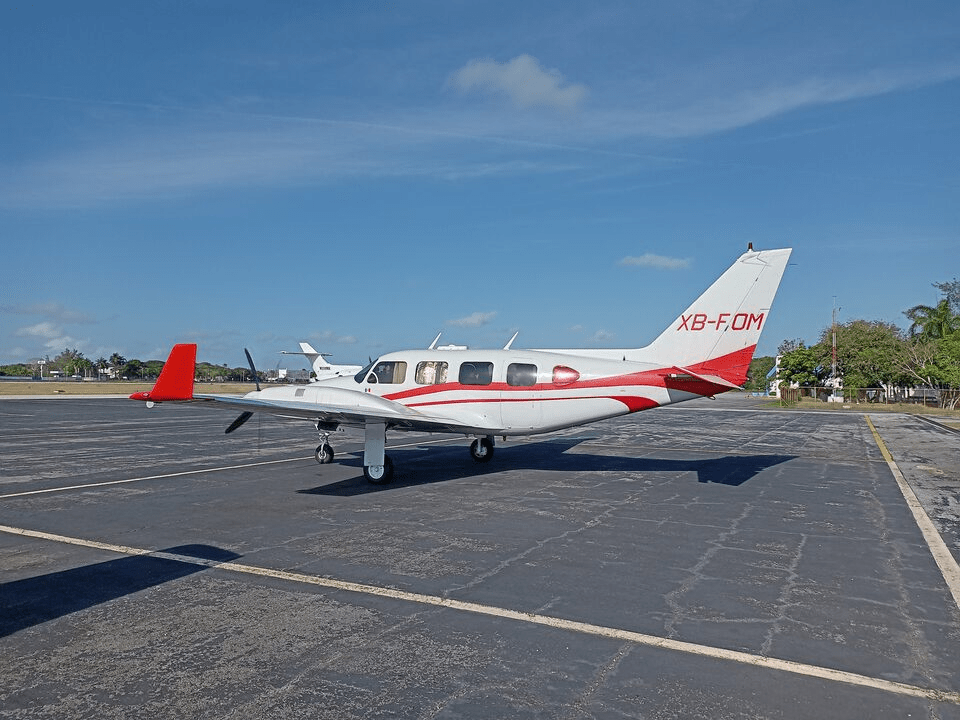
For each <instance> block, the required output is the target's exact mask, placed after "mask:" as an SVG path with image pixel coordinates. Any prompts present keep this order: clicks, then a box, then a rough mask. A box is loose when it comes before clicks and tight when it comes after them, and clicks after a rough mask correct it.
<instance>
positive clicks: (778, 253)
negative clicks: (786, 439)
mask: <svg viewBox="0 0 960 720" xmlns="http://www.w3.org/2000/svg"><path fill="white" fill-rule="evenodd" d="M790 253H791V249H790V248H784V249H781V250H760V251H752V250H751V251H748V252H745V253H744V254H743V255H741V256H740V257H739V258H737V260H736V262H734V263H733V265H731V266H730V268H729V269H728V270H727V271H726V272H725V273H723V275H721V276H720V277H719V278H718V279H717V281H716V282H714V283H713V285H711V286H710V287H709V288H707V290H706V292H704V293H703V294H702V295H701V296H700V297H699V298H697V299H696V300H695V301H694V302H693V304H692V305H691V306H690V307H688V308H687V309H686V310H685V311H684V312H683V313H681V315H680V317H678V318H677V319H676V320H675V321H674V322H673V323H672V324H671V325H670V326H669V327H668V328H667V329H666V330H664V331H663V332H662V333H661V334H660V336H659V337H658V338H657V339H656V340H654V341H653V342H652V343H651V344H650V345H648V346H647V347H646V348H643V349H642V350H641V351H639V353H638V355H639V356H641V357H642V359H643V360H645V361H650V362H656V363H659V364H662V365H664V366H667V367H673V368H677V369H678V370H681V371H689V372H690V373H692V374H696V375H698V376H712V377H716V378H720V379H722V380H723V381H725V383H718V384H732V385H737V386H739V385H742V384H743V383H744V382H746V378H747V370H748V369H749V367H750V360H751V359H752V358H753V353H754V350H756V347H757V343H758V342H759V340H760V332H761V331H762V330H763V327H764V325H765V324H766V322H767V316H768V315H769V313H770V306H771V305H772V304H773V298H774V296H775V295H776V294H777V288H778V287H779V286H780V280H781V278H782V277H783V272H784V270H785V269H786V266H787V261H788V260H789V258H790ZM638 359H639V358H638Z"/></svg>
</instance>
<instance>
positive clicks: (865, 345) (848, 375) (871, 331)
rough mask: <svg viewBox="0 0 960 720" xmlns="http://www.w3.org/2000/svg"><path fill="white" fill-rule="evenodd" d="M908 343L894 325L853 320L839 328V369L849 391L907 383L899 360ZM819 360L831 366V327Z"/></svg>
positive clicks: (825, 334) (823, 339) (821, 345)
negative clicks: (902, 347) (898, 362)
mask: <svg viewBox="0 0 960 720" xmlns="http://www.w3.org/2000/svg"><path fill="white" fill-rule="evenodd" d="M904 341H905V339H904V336H903V331H902V330H900V328H898V327H897V326H896V325H894V324H893V323H885V322H881V321H876V320H853V321H851V322H849V323H844V324H842V325H837V368H838V374H839V375H840V376H841V377H842V378H843V387H844V389H848V390H855V389H859V388H875V387H880V386H882V385H886V384H891V383H893V384H898V383H902V382H903V381H904V379H905V378H904V373H903V371H902V369H901V368H900V367H899V366H898V364H897V362H896V360H897V358H898V357H899V356H900V354H901V346H902V344H903V342H904ZM816 347H817V349H818V351H819V359H820V362H821V363H824V364H825V366H826V367H830V366H831V363H832V328H826V329H825V330H824V331H823V334H822V335H821V337H820V342H819V343H818V344H817V346H816Z"/></svg>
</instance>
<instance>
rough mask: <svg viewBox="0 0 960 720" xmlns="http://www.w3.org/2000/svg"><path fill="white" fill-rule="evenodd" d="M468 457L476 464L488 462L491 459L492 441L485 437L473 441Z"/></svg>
mask: <svg viewBox="0 0 960 720" xmlns="http://www.w3.org/2000/svg"><path fill="white" fill-rule="evenodd" d="M470 457H472V458H473V459H474V460H476V461H477V462H478V463H485V462H490V461H491V460H492V459H493V440H491V439H490V438H487V437H482V438H477V439H476V440H474V441H473V442H472V443H470Z"/></svg>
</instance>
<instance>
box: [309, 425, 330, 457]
mask: <svg viewBox="0 0 960 720" xmlns="http://www.w3.org/2000/svg"><path fill="white" fill-rule="evenodd" d="M317 436H318V437H319V438H320V444H319V445H317V449H316V450H315V451H314V453H313V456H314V457H315V458H316V459H317V462H318V463H320V464H321V465H326V464H327V463H332V462H333V448H332V447H330V443H328V442H327V439H328V438H329V437H330V433H329V432H328V431H327V430H324V429H323V428H322V426H321V425H320V423H319V422H317Z"/></svg>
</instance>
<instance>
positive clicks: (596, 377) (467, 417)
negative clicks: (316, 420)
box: [247, 349, 725, 436]
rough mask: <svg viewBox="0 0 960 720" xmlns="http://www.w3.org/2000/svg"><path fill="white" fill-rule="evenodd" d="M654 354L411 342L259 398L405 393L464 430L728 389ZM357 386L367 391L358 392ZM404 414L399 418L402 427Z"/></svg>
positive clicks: (531, 425)
mask: <svg viewBox="0 0 960 720" xmlns="http://www.w3.org/2000/svg"><path fill="white" fill-rule="evenodd" d="M724 390H725V388H717V387H716V386H713V385H709V384H708V383H702V382H698V381H696V380H695V379H693V378H688V379H685V380H684V379H680V378H677V377H676V373H671V372H670V371H669V369H665V368H663V367H662V366H657V365H655V364H652V363H644V362H631V361H624V360H620V359H618V360H614V359H612V358H600V357H591V356H588V355H576V354H572V352H571V351H559V352H551V351H545V350H459V349H458V350H405V351H399V352H392V353H389V354H386V355H383V356H381V357H380V358H378V359H377V360H376V361H375V362H373V363H371V364H370V365H368V366H367V367H366V368H364V369H363V370H361V371H360V372H359V373H358V374H357V375H356V376H354V377H340V378H330V379H327V380H322V381H320V382H315V383H312V384H311V385H309V386H305V387H304V386H299V387H298V386H286V387H273V388H267V389H264V390H262V391H259V392H253V393H250V394H248V395H247V397H249V398H258V399H260V400H267V401H269V400H279V401H296V402H298V403H304V404H309V403H315V404H317V405H319V406H328V405H342V404H343V402H344V401H345V400H347V401H350V402H353V403H355V404H356V406H357V408H358V409H359V410H362V409H364V407H366V408H367V409H371V410H373V409H381V408H382V407H384V406H386V404H385V403H383V400H386V401H390V403H399V404H401V405H404V406H405V407H407V408H410V409H411V410H414V411H416V412H418V413H422V414H423V415H425V416H427V417H429V418H432V419H434V420H437V421H439V420H442V419H447V420H449V422H450V427H451V429H452V428H454V427H455V428H457V430H458V431H460V432H468V433H483V434H489V435H502V436H509V435H531V434H535V433H542V432H550V431H553V430H559V429H562V428H566V427H572V426H575V425H580V424H583V423H586V422H593V421H597V420H603V419H607V418H612V417H617V416H619V415H625V414H627V413H632V412H637V411H639V410H646V409H648V408H653V407H658V406H660V405H667V404H671V403H675V402H680V401H682V400H688V399H690V398H691V397H697V396H701V395H713V394H716V393H717V392H723V391H724ZM358 391H359V393H358ZM404 425H405V422H404V418H402V417H398V418H397V419H396V421H395V422H394V423H393V424H392V426H393V427H397V428H398V429H402V428H403V427H404Z"/></svg>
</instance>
